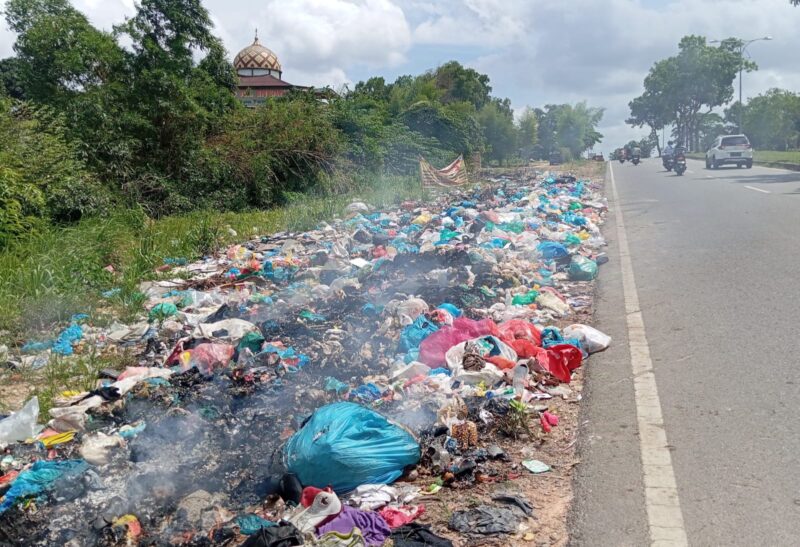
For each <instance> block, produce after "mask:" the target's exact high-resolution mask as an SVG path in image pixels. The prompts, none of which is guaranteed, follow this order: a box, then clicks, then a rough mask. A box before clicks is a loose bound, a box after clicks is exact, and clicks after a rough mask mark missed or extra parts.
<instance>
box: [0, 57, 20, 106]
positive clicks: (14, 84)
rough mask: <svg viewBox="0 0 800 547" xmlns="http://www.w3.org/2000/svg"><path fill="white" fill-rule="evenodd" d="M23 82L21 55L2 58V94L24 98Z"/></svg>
mask: <svg viewBox="0 0 800 547" xmlns="http://www.w3.org/2000/svg"><path fill="white" fill-rule="evenodd" d="M23 85H24V84H23V82H22V62H21V61H20V59H19V57H8V58H6V59H0V96H2V95H5V96H6V97H11V98H12V99H20V100H21V99H24V98H25V89H24V87H23Z"/></svg>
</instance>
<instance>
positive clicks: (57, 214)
mask: <svg viewBox="0 0 800 547" xmlns="http://www.w3.org/2000/svg"><path fill="white" fill-rule="evenodd" d="M0 181H1V184H0V202H2V213H0V247H2V246H4V245H6V244H8V242H9V241H10V240H11V239H13V238H15V237H17V236H19V235H20V234H22V233H24V232H25V231H27V230H31V229H33V228H34V227H36V226H37V225H38V224H40V220H39V219H43V220H50V221H54V222H63V221H71V220H76V219H78V218H80V217H82V216H86V215H93V214H98V213H101V212H102V211H104V210H105V209H106V208H107V207H108V205H109V203H110V195H109V193H108V192H107V191H106V189H105V188H103V187H102V186H101V185H100V184H99V183H98V182H97V180H96V179H95V178H94V177H93V176H92V175H91V174H90V173H89V172H88V170H87V169H86V167H85V166H84V164H83V162H82V161H81V160H80V158H79V157H78V154H77V148H76V146H75V145H74V143H73V142H71V141H70V140H69V139H68V138H67V136H66V132H65V129H64V127H63V124H62V120H61V118H60V117H59V116H56V115H54V114H53V112H52V111H51V110H50V109H49V108H48V107H44V106H39V107H36V106H33V105H29V104H26V103H15V102H13V101H12V100H10V99H1V98H0Z"/></svg>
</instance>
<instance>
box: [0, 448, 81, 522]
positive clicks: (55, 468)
mask: <svg viewBox="0 0 800 547" xmlns="http://www.w3.org/2000/svg"><path fill="white" fill-rule="evenodd" d="M88 468H89V464H87V463H86V462H85V461H83V460H64V461H44V460H39V461H37V462H35V463H34V464H33V466H32V467H31V468H30V469H28V470H26V471H23V472H22V473H20V474H19V475H18V476H17V479H16V480H15V481H14V482H13V483H12V484H11V488H10V489H9V490H8V492H6V495H5V497H4V498H3V503H0V514H2V513H4V512H5V511H6V510H8V509H11V507H13V506H14V504H16V503H17V501H19V500H22V499H24V498H27V497H30V496H38V495H39V494H42V493H43V492H46V491H48V490H50V489H52V488H53V486H55V485H56V483H57V482H63V483H65V484H66V483H67V482H68V481H69V480H71V479H73V478H74V477H77V476H78V475H81V474H82V473H83V472H84V471H86V470H87V469H88Z"/></svg>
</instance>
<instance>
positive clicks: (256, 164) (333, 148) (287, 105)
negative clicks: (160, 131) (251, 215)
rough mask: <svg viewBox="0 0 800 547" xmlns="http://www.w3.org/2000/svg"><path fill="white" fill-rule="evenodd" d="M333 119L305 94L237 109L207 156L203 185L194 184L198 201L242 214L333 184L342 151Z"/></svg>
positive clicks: (202, 171)
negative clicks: (254, 106)
mask: <svg viewBox="0 0 800 547" xmlns="http://www.w3.org/2000/svg"><path fill="white" fill-rule="evenodd" d="M332 117H333V116H332V112H331V110H330V109H328V108H326V106H325V105H324V104H323V103H321V102H319V101H317V100H316V99H315V98H314V97H313V96H312V95H310V94H305V93H303V94H300V95H299V96H296V97H289V98H286V99H279V100H273V101H268V102H267V103H265V104H264V106H262V107H260V108H256V109H239V110H237V111H236V112H235V113H234V114H233V115H232V117H231V118H230V120H229V122H228V123H227V124H226V126H225V128H224V129H223V131H222V132H221V133H220V134H219V135H218V136H216V137H214V138H213V139H212V140H211V141H210V143H209V146H208V147H207V148H206V149H205V150H204V151H203V155H202V157H201V161H200V162H199V170H200V173H199V180H197V181H193V184H192V185H191V190H192V191H193V192H194V196H195V199H198V200H204V199H209V198H210V201H208V202H206V203H204V205H209V206H211V205H214V206H219V207H220V208H225V207H226V202H227V207H228V208H232V209H242V208H246V207H267V206H270V205H275V204H278V203H283V202H285V194H286V193H291V192H309V191H312V190H314V191H319V190H320V189H321V187H324V186H325V185H326V184H329V183H332V181H331V179H330V178H328V177H330V176H331V175H333V171H334V167H335V164H336V159H337V156H338V154H339V152H340V151H341V147H342V144H341V138H340V135H339V133H338V132H337V131H335V129H334V126H333V120H332ZM202 181H208V183H207V184H206V185H204V186H201V183H202ZM220 188H222V192H223V193H222V194H220V190H219V189H220ZM187 190H189V189H187Z"/></svg>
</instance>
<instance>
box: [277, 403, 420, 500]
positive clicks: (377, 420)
mask: <svg viewBox="0 0 800 547" xmlns="http://www.w3.org/2000/svg"><path fill="white" fill-rule="evenodd" d="M283 454H284V458H285V462H286V465H287V466H288V469H289V472H291V473H295V474H296V475H297V478H298V479H300V482H301V483H302V484H303V485H304V486H316V487H319V488H324V487H326V486H328V485H330V486H331V487H332V488H333V489H334V491H336V492H337V493H345V492H349V491H350V490H353V489H355V488H356V487H357V486H360V485H362V484H388V483H392V482H394V481H395V480H397V479H398V478H400V476H401V475H402V474H403V469H404V468H405V467H406V466H408V465H414V464H416V463H417V462H418V461H419V457H420V449H419V445H418V444H417V441H416V440H415V439H414V437H413V436H412V435H411V434H410V433H409V432H407V431H406V430H405V429H403V428H401V427H399V426H397V425H395V424H393V423H392V422H390V421H389V420H387V419H386V418H385V417H383V416H381V415H380V414H378V413H377V412H374V411H372V410H370V409H368V408H364V407H362V406H359V405H357V404H353V403H334V404H330V405H327V406H324V407H322V408H320V409H318V410H317V411H316V412H314V414H313V415H312V416H311V418H310V419H309V420H308V422H306V424H305V425H304V426H303V427H302V428H301V429H300V430H299V431H298V432H297V433H295V434H294V435H292V437H291V438H290V439H289V441H288V442H287V443H286V446H285V447H284V449H283Z"/></svg>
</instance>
